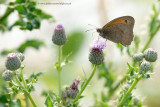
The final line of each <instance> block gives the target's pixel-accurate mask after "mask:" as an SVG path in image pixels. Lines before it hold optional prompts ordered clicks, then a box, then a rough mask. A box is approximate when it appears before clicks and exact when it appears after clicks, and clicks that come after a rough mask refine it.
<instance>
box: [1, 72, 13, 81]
mask: <svg viewBox="0 0 160 107" xmlns="http://www.w3.org/2000/svg"><path fill="white" fill-rule="evenodd" d="M2 78H3V79H4V80H5V81H10V80H12V79H13V73H12V71H9V70H5V71H4V72H3V74H2Z"/></svg>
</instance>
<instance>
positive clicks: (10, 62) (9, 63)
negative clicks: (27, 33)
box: [5, 53, 21, 71]
mask: <svg viewBox="0 0 160 107" xmlns="http://www.w3.org/2000/svg"><path fill="white" fill-rule="evenodd" d="M5 66H6V68H7V69H8V70H11V71H14V70H17V69H18V68H20V66H21V61H20V58H19V57H18V56H17V54H16V53H10V54H8V56H7V60H6V63H5Z"/></svg>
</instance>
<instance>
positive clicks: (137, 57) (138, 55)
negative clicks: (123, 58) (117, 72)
mask: <svg viewBox="0 0 160 107" xmlns="http://www.w3.org/2000/svg"><path fill="white" fill-rule="evenodd" d="M143 57H144V55H143V53H136V54H134V56H133V59H134V60H135V61H138V62H139V61H142V59H143Z"/></svg>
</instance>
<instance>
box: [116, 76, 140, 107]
mask: <svg viewBox="0 0 160 107" xmlns="http://www.w3.org/2000/svg"><path fill="white" fill-rule="evenodd" d="M141 78H142V75H141V76H140V77H139V78H135V79H134V81H133V83H132V85H131V87H130V88H129V89H128V91H127V93H126V94H125V95H124V96H123V98H122V99H121V101H120V102H119V104H118V107H122V105H123V103H124V102H125V101H126V99H127V97H128V95H129V94H130V93H131V92H132V90H133V89H134V88H135V86H136V85H137V83H138V82H139V80H141Z"/></svg>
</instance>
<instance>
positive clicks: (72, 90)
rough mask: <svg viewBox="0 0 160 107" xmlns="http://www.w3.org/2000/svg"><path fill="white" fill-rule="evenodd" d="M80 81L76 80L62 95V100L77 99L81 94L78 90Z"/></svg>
mask: <svg viewBox="0 0 160 107" xmlns="http://www.w3.org/2000/svg"><path fill="white" fill-rule="evenodd" d="M79 82H80V80H79V79H75V80H74V81H73V83H72V85H71V86H70V87H69V88H68V89H67V90H66V91H64V92H63V93H62V95H61V96H62V99H66V98H71V99H74V98H76V96H77V94H78V93H79V90H78V84H79Z"/></svg>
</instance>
